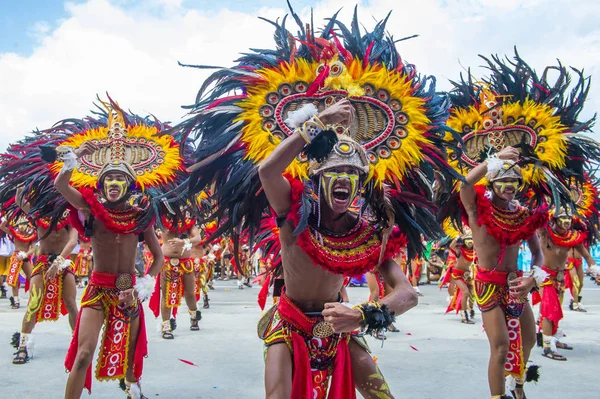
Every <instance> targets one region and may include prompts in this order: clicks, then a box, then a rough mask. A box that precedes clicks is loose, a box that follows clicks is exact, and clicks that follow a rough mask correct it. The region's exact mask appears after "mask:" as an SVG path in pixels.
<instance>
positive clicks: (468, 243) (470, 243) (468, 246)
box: [464, 239, 473, 248]
mask: <svg viewBox="0 0 600 399" xmlns="http://www.w3.org/2000/svg"><path fill="white" fill-rule="evenodd" d="M464 244H465V247H467V248H473V240H471V239H466V240H465V241H464Z"/></svg>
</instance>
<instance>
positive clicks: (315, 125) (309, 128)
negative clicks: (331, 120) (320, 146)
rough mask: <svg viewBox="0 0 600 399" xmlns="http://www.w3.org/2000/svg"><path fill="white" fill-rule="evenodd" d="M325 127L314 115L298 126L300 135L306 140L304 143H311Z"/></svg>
mask: <svg viewBox="0 0 600 399" xmlns="http://www.w3.org/2000/svg"><path fill="white" fill-rule="evenodd" d="M325 129H326V127H325V125H324V124H323V122H321V120H320V119H319V118H318V117H317V116H316V115H315V116H313V117H312V118H310V119H309V120H307V121H306V122H304V123H303V124H302V127H301V128H298V132H299V133H300V136H301V137H302V138H303V139H304V141H306V144H309V143H311V142H312V141H313V140H314V139H315V138H316V137H317V136H318V135H319V134H321V132H322V131H323V130H325Z"/></svg>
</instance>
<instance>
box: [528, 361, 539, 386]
mask: <svg viewBox="0 0 600 399" xmlns="http://www.w3.org/2000/svg"><path fill="white" fill-rule="evenodd" d="M540 367H541V366H538V365H537V364H532V365H531V366H529V367H527V371H526V372H525V382H531V381H533V382H535V383H537V382H538V380H539V379H540Z"/></svg>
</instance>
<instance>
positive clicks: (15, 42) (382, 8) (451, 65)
mask: <svg viewBox="0 0 600 399" xmlns="http://www.w3.org/2000/svg"><path fill="white" fill-rule="evenodd" d="M573 4H576V6H575V5H573ZM292 5H293V6H294V8H295V9H296V11H297V12H298V13H299V14H300V16H301V18H302V19H303V20H304V21H308V20H309V15H310V8H311V7H312V8H313V9H314V16H315V23H316V24H317V25H318V26H322V25H323V24H324V20H325V18H327V17H329V16H331V15H332V14H333V13H334V12H335V11H337V10H338V9H340V8H342V12H341V14H340V18H341V19H342V20H343V21H344V22H348V23H349V21H350V18H351V14H352V11H353V6H354V3H351V2H349V1H347V0H321V1H316V0H314V1H307V0H292ZM358 5H359V18H360V19H361V22H362V23H363V24H365V25H366V26H368V27H372V26H373V24H374V22H375V20H379V19H382V18H384V17H385V16H386V15H387V13H388V12H389V11H390V10H393V12H392V14H391V17H390V21H389V23H388V30H389V32H390V33H391V34H393V35H394V37H404V36H409V35H413V34H418V35H419V37H418V38H415V39H411V40H408V41H405V42H401V43H399V44H398V49H399V51H400V54H401V55H402V57H403V58H404V60H406V61H407V62H410V63H412V64H415V65H416V67H417V69H418V70H419V72H420V73H422V74H427V75H434V76H436V78H437V81H438V88H439V89H441V90H445V89H449V88H450V85H449V83H448V82H449V80H450V79H451V80H456V79H458V78H459V74H460V73H461V72H463V73H464V72H465V71H466V68H471V70H472V73H473V74H474V75H475V76H481V75H483V74H484V73H485V70H484V69H483V68H480V66H481V65H482V60H481V59H479V58H478V54H483V55H488V56H489V55H490V54H498V55H508V56H511V55H512V54H513V48H514V46H517V47H518V50H519V53H520V55H521V56H522V57H523V58H524V59H525V60H526V61H527V62H528V63H529V64H530V65H531V66H533V67H534V68H536V69H537V71H538V72H541V71H542V70H543V69H544V68H545V67H546V66H547V65H551V64H554V63H555V62H556V59H557V58H558V59H560V60H561V62H562V63H563V64H565V65H569V66H573V67H576V68H578V69H582V68H583V69H584V70H585V73H586V75H589V76H592V90H591V91H590V95H589V97H588V103H587V104H586V107H585V110H584V113H583V115H582V117H590V116H592V115H593V114H594V113H595V112H596V111H597V110H599V109H600V24H598V22H597V15H600V2H599V1H597V0H579V1H577V2H572V1H570V0H419V1H415V0H370V1H359V2H358ZM286 13H287V5H286V2H285V1H284V0H266V1H232V0H220V1H214V0H213V1H203V0H146V1H134V0H72V1H68V2H64V1H59V0H45V1H43V2H40V1H34V0H20V1H13V0H0V150H3V149H4V148H6V146H7V145H8V143H10V142H14V141H16V140H18V139H20V138H21V137H23V136H24V135H25V134H26V133H27V132H30V131H32V130H34V129H36V128H40V129H43V128H47V127H49V126H51V125H52V124H54V123H55V122H57V121H58V120H61V119H65V118H70V117H77V118H80V117H83V116H85V115H87V114H88V113H89V110H90V109H91V108H92V103H93V101H94V100H95V98H96V95H97V94H99V95H104V93H106V92H108V93H110V95H111V97H112V98H114V99H115V100H117V101H118V102H119V104H120V105H121V106H122V107H124V108H126V109H130V110H132V111H133V112H136V113H138V114H148V113H152V114H154V115H156V116H157V117H158V118H159V119H161V120H163V121H171V122H174V123H176V122H179V121H180V120H181V119H182V118H183V117H185V114H186V111H185V110H184V109H182V108H181V106H183V105H188V104H191V103H193V101H194V98H195V95H196V92H197V90H198V88H199V87H200V85H201V83H202V81H203V80H204V79H205V78H206V76H207V75H208V72H205V71H200V70H197V69H191V68H182V67H180V66H178V64H177V62H178V61H180V62H182V63H188V64H209V65H220V66H228V65H233V64H234V62H233V61H234V60H235V59H236V57H237V56H238V55H239V54H240V53H242V52H244V51H246V50H247V49H249V48H272V47H273V46H274V43H273V30H272V27H271V26H270V25H269V24H268V23H266V22H264V21H262V20H260V19H259V18H258V17H259V16H261V17H266V18H268V19H273V20H274V19H277V18H281V17H283V16H284V15H285V14H286ZM290 26H291V24H290ZM597 130H598V131H599V132H600V128H599V129H597ZM595 137H596V138H597V139H598V138H600V135H599V134H596V133H595Z"/></svg>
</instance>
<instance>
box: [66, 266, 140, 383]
mask: <svg viewBox="0 0 600 399" xmlns="http://www.w3.org/2000/svg"><path fill="white" fill-rule="evenodd" d="M135 280H136V278H135V274H111V273H100V272H95V271H92V275H91V276H90V281H89V283H88V286H87V287H86V288H85V291H84V293H83V297H82V298H81V310H80V311H79V317H78V318H77V326H76V327H75V332H74V334H73V338H72V340H71V344H70V346H69V350H68V352H67V356H66V358H65V367H66V369H67V371H71V370H72V369H73V365H74V363H75V358H76V356H77V348H78V345H79V344H78V340H79V327H80V321H81V314H82V310H83V309H84V308H92V309H96V310H102V311H103V312H104V333H103V335H102V340H101V343H100V351H99V353H98V360H97V364H96V379H98V380H99V381H108V380H120V379H123V378H125V375H126V373H127V368H128V364H127V357H128V355H129V350H130V348H129V343H130V334H131V323H132V321H133V320H135V319H136V318H138V317H139V333H138V336H137V341H136V347H135V349H134V350H135V356H134V361H133V373H134V375H135V377H136V379H139V378H140V377H141V375H142V370H143V367H144V357H145V356H146V355H147V354H148V340H147V337H146V324H145V322H144V309H143V307H142V304H141V303H140V302H138V301H137V300H135V301H134V302H133V303H132V304H131V306H128V307H123V306H120V305H119V293H120V292H121V291H125V290H127V289H129V288H132V287H133V286H134V285H135ZM85 388H86V389H87V390H88V391H90V392H91V390H92V366H91V365H90V367H88V369H87V372H86V377H85Z"/></svg>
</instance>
